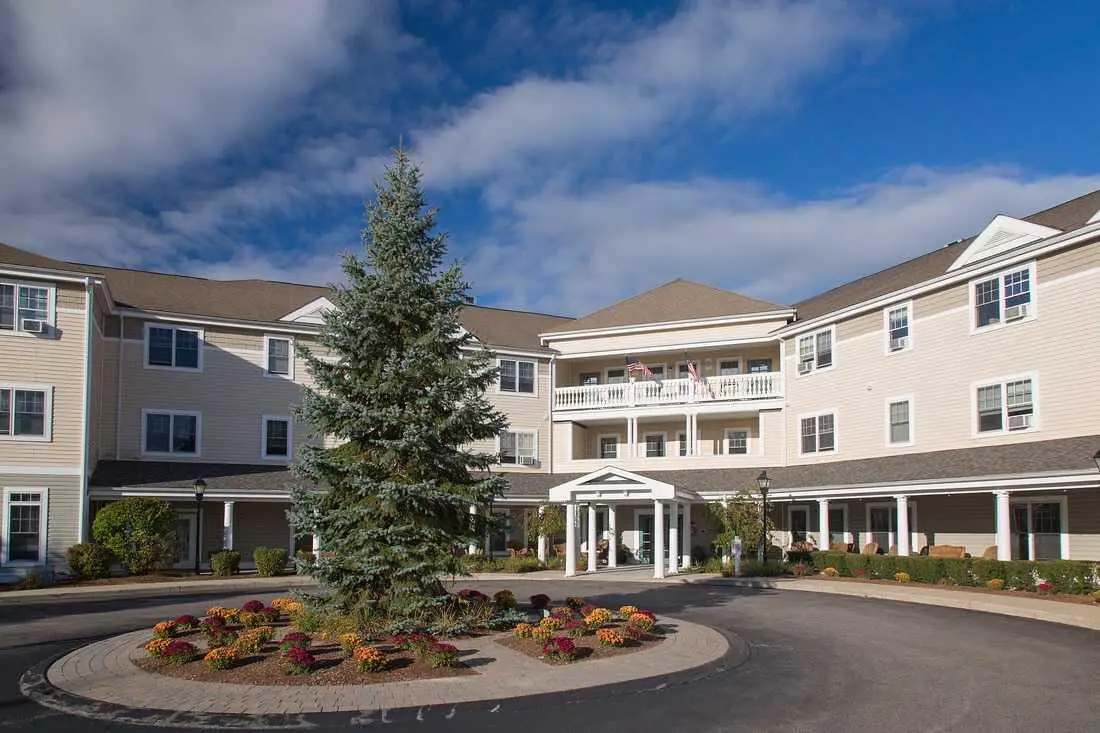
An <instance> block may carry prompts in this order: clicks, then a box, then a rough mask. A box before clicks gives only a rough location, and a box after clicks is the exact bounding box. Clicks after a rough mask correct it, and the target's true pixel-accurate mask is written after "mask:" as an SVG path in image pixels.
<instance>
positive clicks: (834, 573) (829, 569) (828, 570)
mask: <svg viewBox="0 0 1100 733" xmlns="http://www.w3.org/2000/svg"><path fill="white" fill-rule="evenodd" d="M821 572H823V573H824V574H825V575H827V576H829V577H830V578H835V577H836V576H838V575H840V573H839V572H837V569H836V568H834V567H833V566H832V565H830V566H828V567H827V568H825V569H824V570H822V571H821Z"/></svg>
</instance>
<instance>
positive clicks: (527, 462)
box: [519, 456, 539, 466]
mask: <svg viewBox="0 0 1100 733" xmlns="http://www.w3.org/2000/svg"><path fill="white" fill-rule="evenodd" d="M538 462H539V461H538V459H537V458H534V457H533V456H520V458H519V465H521V466H537V465H538Z"/></svg>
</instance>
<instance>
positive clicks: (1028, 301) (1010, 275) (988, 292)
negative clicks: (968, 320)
mask: <svg viewBox="0 0 1100 733" xmlns="http://www.w3.org/2000/svg"><path fill="white" fill-rule="evenodd" d="M1032 279H1033V272H1032V268H1031V267H1030V266H1028V267H1023V268H1020V269H1017V270H1011V271H1009V272H1005V273H1001V274H999V275H997V276H995V277H991V278H988V279H985V280H979V281H978V282H976V283H974V290H973V294H974V327H975V328H987V327H989V326H996V325H998V324H1001V323H1011V322H1012V321H1018V320H1022V319H1024V318H1026V317H1027V316H1029V315H1031V312H1032V298H1031V282H1032Z"/></svg>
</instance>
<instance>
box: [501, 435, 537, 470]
mask: <svg viewBox="0 0 1100 733" xmlns="http://www.w3.org/2000/svg"><path fill="white" fill-rule="evenodd" d="M538 455H539V454H538V438H537V434H536V433H534V432H532V431H527V430H507V431H505V432H503V433H501V434H500V462H501V463H504V464H507V465H510V466H536V465H538Z"/></svg>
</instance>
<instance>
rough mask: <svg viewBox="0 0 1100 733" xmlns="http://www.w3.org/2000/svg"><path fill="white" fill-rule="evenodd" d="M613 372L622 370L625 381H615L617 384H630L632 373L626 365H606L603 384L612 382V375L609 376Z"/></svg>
mask: <svg viewBox="0 0 1100 733" xmlns="http://www.w3.org/2000/svg"><path fill="white" fill-rule="evenodd" d="M611 372H622V373H623V381H621V382H615V384H629V383H630V373H629V372H628V371H627V370H626V366H625V365H624V366H621V367H604V368H603V384H611V377H610V376H608V375H609V374H610V373H611ZM585 374H594V372H585Z"/></svg>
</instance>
